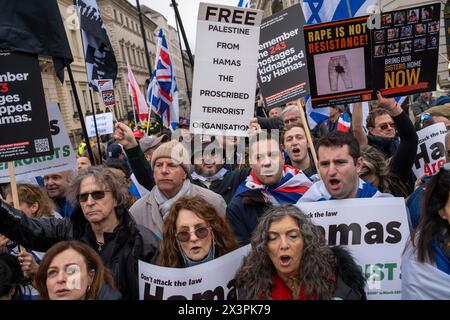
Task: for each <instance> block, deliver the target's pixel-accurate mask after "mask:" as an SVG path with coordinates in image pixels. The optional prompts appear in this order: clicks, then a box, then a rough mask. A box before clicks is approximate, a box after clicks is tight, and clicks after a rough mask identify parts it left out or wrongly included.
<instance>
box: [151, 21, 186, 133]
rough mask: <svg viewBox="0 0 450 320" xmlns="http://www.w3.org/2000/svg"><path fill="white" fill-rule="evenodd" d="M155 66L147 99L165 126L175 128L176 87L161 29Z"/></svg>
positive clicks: (177, 118)
mask: <svg viewBox="0 0 450 320" xmlns="http://www.w3.org/2000/svg"><path fill="white" fill-rule="evenodd" d="M155 65H156V68H155V70H154V71H153V73H152V75H151V77H150V85H149V86H148V92H147V101H148V103H149V104H150V105H151V107H152V109H153V111H154V112H155V113H156V114H157V115H159V116H160V117H161V118H162V121H163V124H164V126H165V127H166V128H169V129H171V130H175V129H176V127H177V125H178V121H179V104H178V88H177V82H176V79H175V72H174V70H173V66H172V63H171V60H170V56H169V48H168V47H167V42H166V38H165V37H164V34H163V29H162V28H161V29H160V30H159V34H158V47H157V50H156V64H155Z"/></svg>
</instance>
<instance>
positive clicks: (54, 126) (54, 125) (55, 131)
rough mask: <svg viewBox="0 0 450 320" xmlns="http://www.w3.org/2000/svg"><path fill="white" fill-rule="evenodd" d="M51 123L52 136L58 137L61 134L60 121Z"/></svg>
mask: <svg viewBox="0 0 450 320" xmlns="http://www.w3.org/2000/svg"><path fill="white" fill-rule="evenodd" d="M49 123H50V132H51V134H52V136H56V135H57V134H58V133H59V132H60V129H59V127H58V120H51V121H50V122H49Z"/></svg>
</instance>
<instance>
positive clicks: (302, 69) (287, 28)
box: [258, 4, 309, 108]
mask: <svg viewBox="0 0 450 320" xmlns="http://www.w3.org/2000/svg"><path fill="white" fill-rule="evenodd" d="M304 24H305V17H304V16H303V11H302V8H301V5H300V4H296V5H293V6H291V7H289V8H287V9H286V10H283V11H280V12H278V13H276V14H273V15H271V16H269V17H268V18H266V19H264V20H263V21H262V23H261V36H260V38H259V55H258V81H259V87H260V89H261V93H262V96H263V98H264V102H265V105H266V107H267V108H272V107H276V106H281V105H284V104H286V103H287V102H289V101H291V100H295V99H298V98H301V97H304V96H305V95H307V94H308V93H309V80H308V69H307V67H306V56H305V41H304V39H303V37H304V36H303V32H302V28H303V25H304Z"/></svg>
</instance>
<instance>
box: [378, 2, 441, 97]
mask: <svg viewBox="0 0 450 320" xmlns="http://www.w3.org/2000/svg"><path fill="white" fill-rule="evenodd" d="M440 14H441V4H440V3H434V4H429V5H426V6H421V7H414V8H407V9H402V10H398V11H392V12H385V13H382V14H381V25H380V29H372V31H371V39H372V56H373V62H372V68H373V70H374V72H373V81H374V82H373V83H374V89H375V92H376V91H377V90H379V91H380V92H381V93H382V94H383V96H385V97H395V96H399V95H410V94H414V93H419V92H428V91H434V90H436V78H437V64H438V51H439V29H440V28H439V22H440ZM381 70H384V72H382V71H381ZM373 98H374V99H376V96H375V93H374V95H373Z"/></svg>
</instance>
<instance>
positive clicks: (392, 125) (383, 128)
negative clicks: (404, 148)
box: [380, 122, 395, 130]
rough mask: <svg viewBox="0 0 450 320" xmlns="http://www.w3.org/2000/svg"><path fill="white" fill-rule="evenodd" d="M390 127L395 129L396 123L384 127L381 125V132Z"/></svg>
mask: <svg viewBox="0 0 450 320" xmlns="http://www.w3.org/2000/svg"><path fill="white" fill-rule="evenodd" d="M388 127H392V128H394V129H395V123H394V122H390V123H383V124H382V125H380V129H381V130H386V129H387V128H388Z"/></svg>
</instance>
